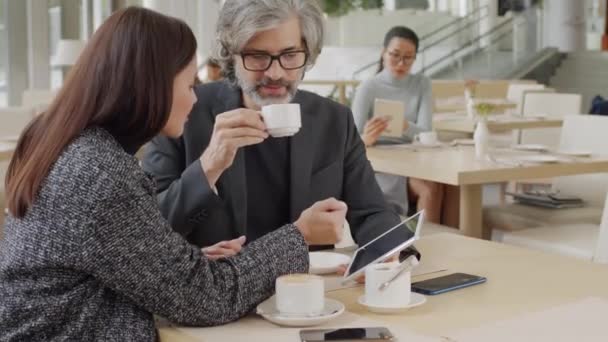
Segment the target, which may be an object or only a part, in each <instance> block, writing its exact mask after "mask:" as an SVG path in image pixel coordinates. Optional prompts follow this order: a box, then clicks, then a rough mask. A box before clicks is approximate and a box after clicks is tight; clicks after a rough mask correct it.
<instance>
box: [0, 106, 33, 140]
mask: <svg viewBox="0 0 608 342" xmlns="http://www.w3.org/2000/svg"><path fill="white" fill-rule="evenodd" d="M35 113H36V112H35V109H34V108H32V107H2V108H0V140H2V139H3V138H9V137H10V138H12V137H15V136H18V135H20V134H21V131H22V130H23V129H24V128H25V126H27V124H28V123H29V122H30V121H31V120H32V118H33V117H34V115H35Z"/></svg>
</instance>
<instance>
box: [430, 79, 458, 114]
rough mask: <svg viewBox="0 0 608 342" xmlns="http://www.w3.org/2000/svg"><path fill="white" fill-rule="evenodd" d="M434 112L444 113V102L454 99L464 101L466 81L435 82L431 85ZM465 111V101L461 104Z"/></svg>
mask: <svg viewBox="0 0 608 342" xmlns="http://www.w3.org/2000/svg"><path fill="white" fill-rule="evenodd" d="M431 88H432V90H431V91H432V95H433V107H434V111H435V112H438V111H442V110H443V109H442V107H443V105H442V102H445V101H450V100H453V99H458V98H461V99H464V81H462V80H433V81H432V83H431ZM461 107H462V108H459V109H461V110H464V109H465V108H464V100H463V101H462V104H461Z"/></svg>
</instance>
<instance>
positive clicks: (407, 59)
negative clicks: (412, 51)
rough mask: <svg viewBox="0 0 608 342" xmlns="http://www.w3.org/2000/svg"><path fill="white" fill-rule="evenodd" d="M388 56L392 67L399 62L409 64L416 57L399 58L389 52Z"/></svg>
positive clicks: (399, 56) (396, 54) (397, 55)
mask: <svg viewBox="0 0 608 342" xmlns="http://www.w3.org/2000/svg"><path fill="white" fill-rule="evenodd" d="M388 56H389V57H390V61H391V63H392V64H393V65H397V64H399V62H403V64H411V63H412V62H413V61H414V60H415V59H416V55H413V56H401V55H399V54H398V53H395V52H391V51H389V53H388Z"/></svg>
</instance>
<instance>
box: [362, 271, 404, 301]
mask: <svg viewBox="0 0 608 342" xmlns="http://www.w3.org/2000/svg"><path fill="white" fill-rule="evenodd" d="M399 265H400V264H399V263H398V262H391V263H382V264H376V265H372V266H369V267H367V268H366V269H365V302H366V303H367V304H368V305H373V306H379V307H387V308H390V307H405V306H407V305H408V304H409V303H410V296H411V272H403V273H401V274H400V275H399V276H398V277H397V278H396V279H395V280H393V281H392V282H391V283H390V284H389V285H388V287H385V288H384V289H383V290H380V289H379V288H380V286H381V285H382V284H384V283H385V282H386V281H388V280H390V279H391V278H392V277H393V276H395V274H397V272H399V270H400V268H399Z"/></svg>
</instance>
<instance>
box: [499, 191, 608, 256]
mask: <svg viewBox="0 0 608 342" xmlns="http://www.w3.org/2000/svg"><path fill="white" fill-rule="evenodd" d="M607 195H608V193H607ZM502 242H504V243H507V244H511V245H517V246H521V247H527V248H531V249H536V250H540V251H544V252H549V253H557V254H561V255H567V256H571V257H575V258H579V259H585V260H591V261H594V262H598V263H608V196H606V199H605V204H604V213H603V215H602V220H601V222H600V224H599V225H597V224H588V223H587V224H585V223H579V224H563V225H551V226H545V227H537V228H530V229H524V230H520V231H515V232H506V233H505V234H504V235H503V236H502Z"/></svg>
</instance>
